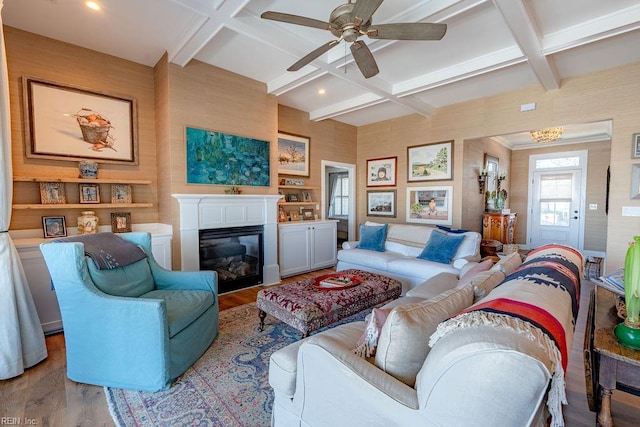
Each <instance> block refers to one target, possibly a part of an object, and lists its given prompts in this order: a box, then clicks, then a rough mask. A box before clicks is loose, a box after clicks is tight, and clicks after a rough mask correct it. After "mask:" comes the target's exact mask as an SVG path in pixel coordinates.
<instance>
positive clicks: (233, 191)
mask: <svg viewBox="0 0 640 427" xmlns="http://www.w3.org/2000/svg"><path fill="white" fill-rule="evenodd" d="M224 193H225V194H240V193H242V190H240V189H239V188H238V187H235V186H232V187H231V188H228V189H226V190H224Z"/></svg>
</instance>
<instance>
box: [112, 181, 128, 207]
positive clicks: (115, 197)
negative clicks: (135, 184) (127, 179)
mask: <svg viewBox="0 0 640 427" xmlns="http://www.w3.org/2000/svg"><path fill="white" fill-rule="evenodd" d="M111 203H131V185H129V184H111Z"/></svg>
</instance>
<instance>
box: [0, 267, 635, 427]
mask: <svg viewBox="0 0 640 427" xmlns="http://www.w3.org/2000/svg"><path fill="white" fill-rule="evenodd" d="M332 271H334V270H333V269H325V270H320V271H316V272H311V273H306V274H304V275H300V276H294V277H290V278H286V279H283V280H282V283H283V284H284V283H290V282H292V281H295V280H300V279H302V278H307V277H314V276H316V275H318V274H326V273H330V272H332ZM264 288H265V287H264V286H256V287H253V288H249V289H243V290H240V291H236V292H232V293H228V294H224V295H220V297H219V302H220V310H226V309H229V308H232V307H236V306H238V305H242V304H247V303H250V302H254V301H255V300H256V294H257V293H258V292H259V291H260V289H264ZM591 289H593V283H591V282H588V281H585V282H584V284H583V289H582V292H581V304H580V312H579V316H578V321H577V324H576V333H575V338H574V342H573V346H572V349H571V353H570V359H569V365H568V367H567V376H566V381H567V399H568V401H569V405H568V406H565V408H564V416H565V422H566V425H567V427H581V426H593V425H595V413H593V412H590V411H589V409H588V406H587V400H586V393H585V381H584V364H583V358H582V343H583V339H584V331H585V322H586V311H587V309H588V305H589V304H588V296H589V292H590V291H591ZM256 321H257V319H256ZM46 342H47V351H48V352H49V357H48V358H47V359H45V360H44V361H43V362H41V363H39V364H38V365H36V366H34V367H33V368H30V369H28V370H27V371H26V372H25V373H24V374H23V375H21V376H19V377H16V378H12V379H9V380H5V381H0V417H17V418H19V419H21V420H22V421H23V422H22V423H23V424H25V422H24V420H25V419H32V420H35V422H36V424H37V425H39V426H54V427H57V426H65V427H66V426H81V425H82V426H86V425H91V426H94V425H95V426H113V425H114V424H113V421H112V419H111V416H110V415H109V409H108V408H107V403H106V399H105V396H104V391H103V388H102V387H96V386H91V385H86V384H78V383H75V382H73V381H71V380H69V379H67V378H66V372H65V366H66V357H65V347H64V335H63V334H56V335H52V336H48V337H47V338H46ZM612 413H613V417H614V421H615V425H616V426H617V427H632V426H633V427H635V426H637V425H638V420H640V397H637V396H632V395H629V394H626V393H622V392H619V391H616V392H614V394H613V399H612Z"/></svg>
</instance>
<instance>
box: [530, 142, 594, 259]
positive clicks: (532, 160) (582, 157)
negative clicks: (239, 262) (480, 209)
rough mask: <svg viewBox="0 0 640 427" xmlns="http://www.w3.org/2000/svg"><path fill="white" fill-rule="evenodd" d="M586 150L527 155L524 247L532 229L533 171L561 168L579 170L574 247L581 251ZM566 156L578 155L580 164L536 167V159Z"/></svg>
mask: <svg viewBox="0 0 640 427" xmlns="http://www.w3.org/2000/svg"><path fill="white" fill-rule="evenodd" d="M588 155H589V151H588V150H576V151H565V152H559V153H548V154H534V155H531V156H529V181H528V182H529V189H528V200H527V212H528V215H527V240H528V241H527V242H526V243H527V244H526V247H527V248H530V244H531V229H532V221H533V218H532V216H533V215H532V213H533V180H534V173H535V172H553V171H554V170H556V171H563V170H576V169H580V170H581V172H582V173H581V175H582V176H581V182H580V200H579V202H578V203H579V206H580V210H579V217H578V247H577V248H576V249H578V250H580V251H582V250H583V247H584V230H585V214H586V197H587V195H586V194H587V161H588ZM568 156H579V157H580V166H578V167H566V168H557V169H551V168H549V169H536V168H535V167H536V160H541V159H552V158H555V157H568Z"/></svg>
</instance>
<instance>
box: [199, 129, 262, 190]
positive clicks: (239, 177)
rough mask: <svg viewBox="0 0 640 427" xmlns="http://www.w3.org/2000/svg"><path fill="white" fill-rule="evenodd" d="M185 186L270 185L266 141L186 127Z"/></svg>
mask: <svg viewBox="0 0 640 427" xmlns="http://www.w3.org/2000/svg"><path fill="white" fill-rule="evenodd" d="M186 143H187V184H218V185H251V186H256V187H268V186H269V185H270V182H269V179H270V172H269V171H270V169H269V141H261V140H259V139H253V138H247V137H244V136H237V135H229V134H226V133H221V132H213V131H210V130H206V129H198V128H192V127H187V128H186Z"/></svg>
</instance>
